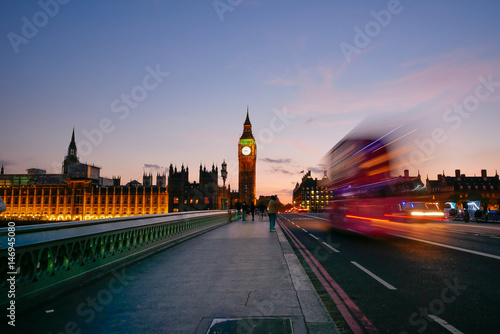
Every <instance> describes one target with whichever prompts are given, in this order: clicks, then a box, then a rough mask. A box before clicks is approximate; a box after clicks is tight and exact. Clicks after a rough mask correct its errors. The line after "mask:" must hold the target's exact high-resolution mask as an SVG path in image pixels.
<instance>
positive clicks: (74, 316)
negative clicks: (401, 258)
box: [16, 217, 337, 334]
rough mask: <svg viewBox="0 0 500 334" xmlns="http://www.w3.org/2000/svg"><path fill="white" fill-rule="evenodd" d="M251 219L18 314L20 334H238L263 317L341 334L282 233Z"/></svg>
mask: <svg viewBox="0 0 500 334" xmlns="http://www.w3.org/2000/svg"><path fill="white" fill-rule="evenodd" d="M250 218H251V217H250ZM248 219H249V218H248V217H247V221H243V222H242V221H237V222H233V223H230V224H227V225H224V226H222V227H220V228H217V229H215V230H212V231H210V232H208V233H205V234H203V235H200V236H198V237H196V238H193V239H190V240H187V241H185V242H183V243H181V244H179V245H177V246H175V247H172V248H169V249H168V250H166V251H162V252H160V253H157V254H155V255H153V256H150V257H148V258H146V259H143V260H141V261H140V262H137V263H134V264H131V265H129V266H127V267H126V268H121V269H117V270H115V271H113V272H112V273H111V274H108V275H105V276H103V277H101V278H100V279H98V280H94V281H92V282H90V283H88V284H85V285H83V286H81V287H79V288H78V289H75V291H74V293H71V294H68V295H67V296H64V297H61V298H58V299H57V300H54V301H51V302H50V303H48V304H47V305H43V308H41V309H39V310H37V311H34V312H31V313H30V314H24V315H21V314H20V315H19V316H18V319H17V324H16V325H17V326H16V327H17V328H16V332H18V330H20V331H19V332H30V330H33V329H36V332H45V333H54V334H55V333H75V334H76V333H82V334H83V333H190V334H191V333H196V334H201V333H203V334H204V333H207V331H208V329H209V327H210V325H211V324H212V322H213V320H214V319H240V321H239V331H238V333H252V332H251V331H249V329H250V328H251V327H252V326H258V325H260V324H263V323H264V322H263V319H266V320H271V322H272V321H277V319H282V318H286V319H290V320H291V321H292V323H293V327H294V333H298V334H301V333H336V332H337V331H336V328H335V326H334V324H333V322H332V320H331V318H330V316H329V314H328V312H327V310H326V308H325V307H324V305H323V304H322V303H321V300H320V299H319V297H318V295H317V293H316V291H315V290H314V287H313V286H312V283H311V282H310V280H309V278H308V277H307V275H306V273H305V272H304V270H303V268H302V266H301V264H300V263H299V260H298V259H297V257H296V256H295V254H294V252H293V250H292V248H291V246H290V245H289V243H288V241H287V240H286V238H285V237H284V235H283V234H282V232H281V230H280V229H279V227H277V230H278V231H277V232H269V223H268V221H267V218H265V219H264V220H261V219H260V218H257V217H256V220H255V221H254V222H252V221H248ZM80 330H81V331H80ZM255 333H256V332H255ZM266 333H267V332H266Z"/></svg>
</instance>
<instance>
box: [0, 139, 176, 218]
mask: <svg viewBox="0 0 500 334" xmlns="http://www.w3.org/2000/svg"><path fill="white" fill-rule="evenodd" d="M160 182H161V178H160ZM0 196H1V197H2V198H3V199H4V201H5V203H6V205H7V211H5V212H3V213H1V214H0V218H3V219H6V220H33V221H40V220H88V219H100V218H114V217H126V216H135V215H144V214H157V213H166V212H168V193H167V188H166V187H165V186H164V185H163V186H148V187H143V186H142V185H141V184H140V183H139V182H137V181H135V183H130V184H128V185H127V186H120V178H119V177H113V178H112V179H108V178H104V177H101V176H100V168H99V167H96V166H94V165H88V164H83V163H80V162H79V159H78V156H77V147H76V143H75V132H74V130H73V134H72V136H71V142H70V144H69V146H68V153H67V155H66V157H65V158H64V161H63V163H62V174H47V173H46V171H45V170H43V169H37V168H30V169H28V170H27V174H5V172H4V170H3V168H2V173H0Z"/></svg>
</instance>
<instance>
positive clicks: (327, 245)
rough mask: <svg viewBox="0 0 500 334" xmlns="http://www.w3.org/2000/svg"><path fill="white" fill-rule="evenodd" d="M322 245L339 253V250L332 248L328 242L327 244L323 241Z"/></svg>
mask: <svg viewBox="0 0 500 334" xmlns="http://www.w3.org/2000/svg"><path fill="white" fill-rule="evenodd" d="M323 245H325V246H326V247H328V248H330V249H331V250H332V251H334V252H335V253H340V251H339V250H338V249H335V248H333V247H332V246H330V245H329V244H327V243H326V242H324V241H323Z"/></svg>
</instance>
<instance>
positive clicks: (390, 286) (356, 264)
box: [351, 261, 397, 290]
mask: <svg viewBox="0 0 500 334" xmlns="http://www.w3.org/2000/svg"><path fill="white" fill-rule="evenodd" d="M351 263H352V264H354V265H355V266H356V267H358V268H359V269H361V270H363V271H364V272H365V273H367V274H368V275H370V276H371V277H372V278H374V279H375V280H376V281H378V282H379V283H380V284H382V285H383V286H385V287H386V288H387V289H389V290H397V289H396V288H395V287H394V286H392V285H390V284H389V283H387V282H386V281H384V280H383V279H381V278H380V277H378V276H377V275H375V274H374V273H372V272H371V271H369V270H368V269H366V268H365V267H363V266H362V265H360V264H359V263H357V262H354V261H351Z"/></svg>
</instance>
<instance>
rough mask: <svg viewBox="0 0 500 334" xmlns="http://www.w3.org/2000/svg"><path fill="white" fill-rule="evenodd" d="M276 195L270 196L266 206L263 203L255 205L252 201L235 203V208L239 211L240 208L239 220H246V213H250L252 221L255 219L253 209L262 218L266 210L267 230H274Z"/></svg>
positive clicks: (276, 208)
mask: <svg viewBox="0 0 500 334" xmlns="http://www.w3.org/2000/svg"><path fill="white" fill-rule="evenodd" d="M278 203H279V201H278V197H277V196H276V195H273V196H271V199H270V201H269V204H268V206H267V207H266V205H265V204H263V203H259V206H258V207H256V206H255V204H254V203H253V202H251V203H250V205H248V204H247V203H245V202H243V203H242V204H240V203H237V204H236V210H237V211H238V212H240V210H241V220H242V221H246V217H247V214H251V215H252V221H254V220H255V211H256V210H258V214H259V215H260V217H261V218H262V219H264V213H265V212H266V209H267V213H268V216H269V231H271V232H276V229H275V224H276V215H277V213H278Z"/></svg>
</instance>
